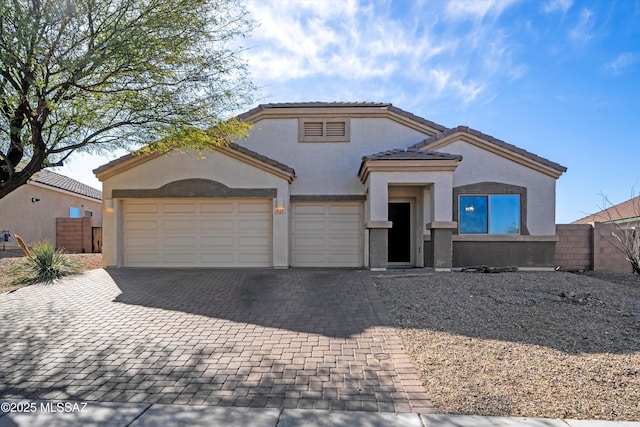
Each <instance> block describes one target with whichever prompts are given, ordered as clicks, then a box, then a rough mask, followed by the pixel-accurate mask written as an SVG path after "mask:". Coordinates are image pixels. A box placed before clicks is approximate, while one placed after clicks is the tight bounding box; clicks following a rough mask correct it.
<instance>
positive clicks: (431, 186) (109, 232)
mask: <svg viewBox="0 0 640 427" xmlns="http://www.w3.org/2000/svg"><path fill="white" fill-rule="evenodd" d="M239 117H240V118H241V119H244V120H246V121H249V122H251V123H253V128H252V129H251V131H250V135H249V136H248V138H247V139H244V140H241V141H239V142H238V143H237V144H231V145H229V146H227V147H221V148H219V149H216V150H215V151H213V152H212V153H210V154H206V159H201V158H200V157H201V156H200V155H197V154H195V153H192V154H190V153H181V152H177V151H176V152H172V153H170V154H165V155H158V154H156V155H149V156H135V157H134V156H130V155H128V156H124V157H122V158H120V159H117V160H115V161H113V162H111V163H108V164H106V165H104V166H101V167H100V168H98V169H96V170H95V171H94V172H95V173H96V175H97V177H98V178H99V179H100V180H101V181H102V183H103V194H104V198H105V199H104V206H105V214H104V224H103V232H104V235H103V239H104V240H103V257H104V263H105V265H106V266H132V267H144V266H163V267H171V266H175V267H183V266H194V267H196V266H197V267H244V266H246V267H276V268H286V267H289V266H294V267H369V268H372V269H384V268H387V267H389V266H391V267H393V266H398V267H403V266H415V267H423V266H427V267H434V268H436V269H442V270H447V269H450V268H452V267H462V266H469V265H481V264H485V265H517V266H522V267H533V268H546V267H553V266H554V257H555V244H556V241H557V236H556V232H555V188H556V187H555V186H556V179H557V178H558V177H560V175H562V173H563V172H565V171H566V168H565V167H563V166H560V165H559V164H557V163H554V162H551V161H549V160H546V159H543V158H541V157H538V156H536V155H534V154H531V153H529V152H527V151H525V150H522V149H520V148H517V147H515V146H513V145H511V144H507V143H506V142H504V141H500V140H498V139H495V138H493V137H491V136H488V135H485V134H483V133H481V132H478V131H475V130H473V129H469V128H467V127H462V126H460V127H456V128H453V129H447V128H445V127H443V126H441V125H438V124H436V123H433V122H431V121H428V120H425V119H423V118H421V117H418V116H415V115H413V114H411V113H408V112H406V111H403V110H401V109H399V108H397V107H394V106H392V105H391V104H386V103H290V104H267V105H260V106H258V107H257V108H255V109H253V110H251V111H248V112H247V113H244V114H242V115H240V116H239Z"/></svg>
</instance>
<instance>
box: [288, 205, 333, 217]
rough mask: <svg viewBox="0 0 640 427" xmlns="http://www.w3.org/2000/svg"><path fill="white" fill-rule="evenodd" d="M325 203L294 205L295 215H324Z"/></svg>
mask: <svg viewBox="0 0 640 427" xmlns="http://www.w3.org/2000/svg"><path fill="white" fill-rule="evenodd" d="M325 212H326V206H325V205H293V214H294V215H324V214H325Z"/></svg>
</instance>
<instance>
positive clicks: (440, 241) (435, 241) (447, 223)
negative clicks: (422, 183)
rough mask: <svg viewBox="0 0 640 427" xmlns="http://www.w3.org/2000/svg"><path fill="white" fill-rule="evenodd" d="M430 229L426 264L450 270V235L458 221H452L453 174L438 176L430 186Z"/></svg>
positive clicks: (451, 248) (428, 227) (451, 255)
mask: <svg viewBox="0 0 640 427" xmlns="http://www.w3.org/2000/svg"><path fill="white" fill-rule="evenodd" d="M431 210H432V212H431V218H432V219H431V222H429V223H428V224H426V227H425V228H426V229H427V230H430V231H431V240H430V242H429V251H428V257H429V259H428V260H427V264H428V266H429V267H432V268H434V269H435V270H441V271H450V270H451V266H452V265H453V243H452V241H451V240H452V239H451V237H452V236H453V232H454V230H455V229H456V228H457V227H458V223H457V222H454V221H453V174H446V175H442V176H439V177H438V179H437V180H436V181H435V182H434V184H433V186H432V187H431Z"/></svg>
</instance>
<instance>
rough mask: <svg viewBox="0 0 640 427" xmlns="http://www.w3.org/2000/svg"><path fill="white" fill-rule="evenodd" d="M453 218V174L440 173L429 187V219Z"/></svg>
mask: <svg viewBox="0 0 640 427" xmlns="http://www.w3.org/2000/svg"><path fill="white" fill-rule="evenodd" d="M452 220H453V174H452V173H448V174H441V175H439V176H438V177H437V179H436V180H434V183H433V185H432V187H431V221H438V222H447V221H452Z"/></svg>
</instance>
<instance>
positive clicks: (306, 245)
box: [291, 202, 364, 267]
mask: <svg viewBox="0 0 640 427" xmlns="http://www.w3.org/2000/svg"><path fill="white" fill-rule="evenodd" d="M292 212H293V214H292V222H291V264H292V265H293V266H298V267H361V266H362V264H363V259H364V255H363V248H364V244H363V235H364V230H363V225H364V220H363V206H362V203H357V202H333V203H332V202H322V203H320V202H318V203H300V204H294V205H293V206H292Z"/></svg>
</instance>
